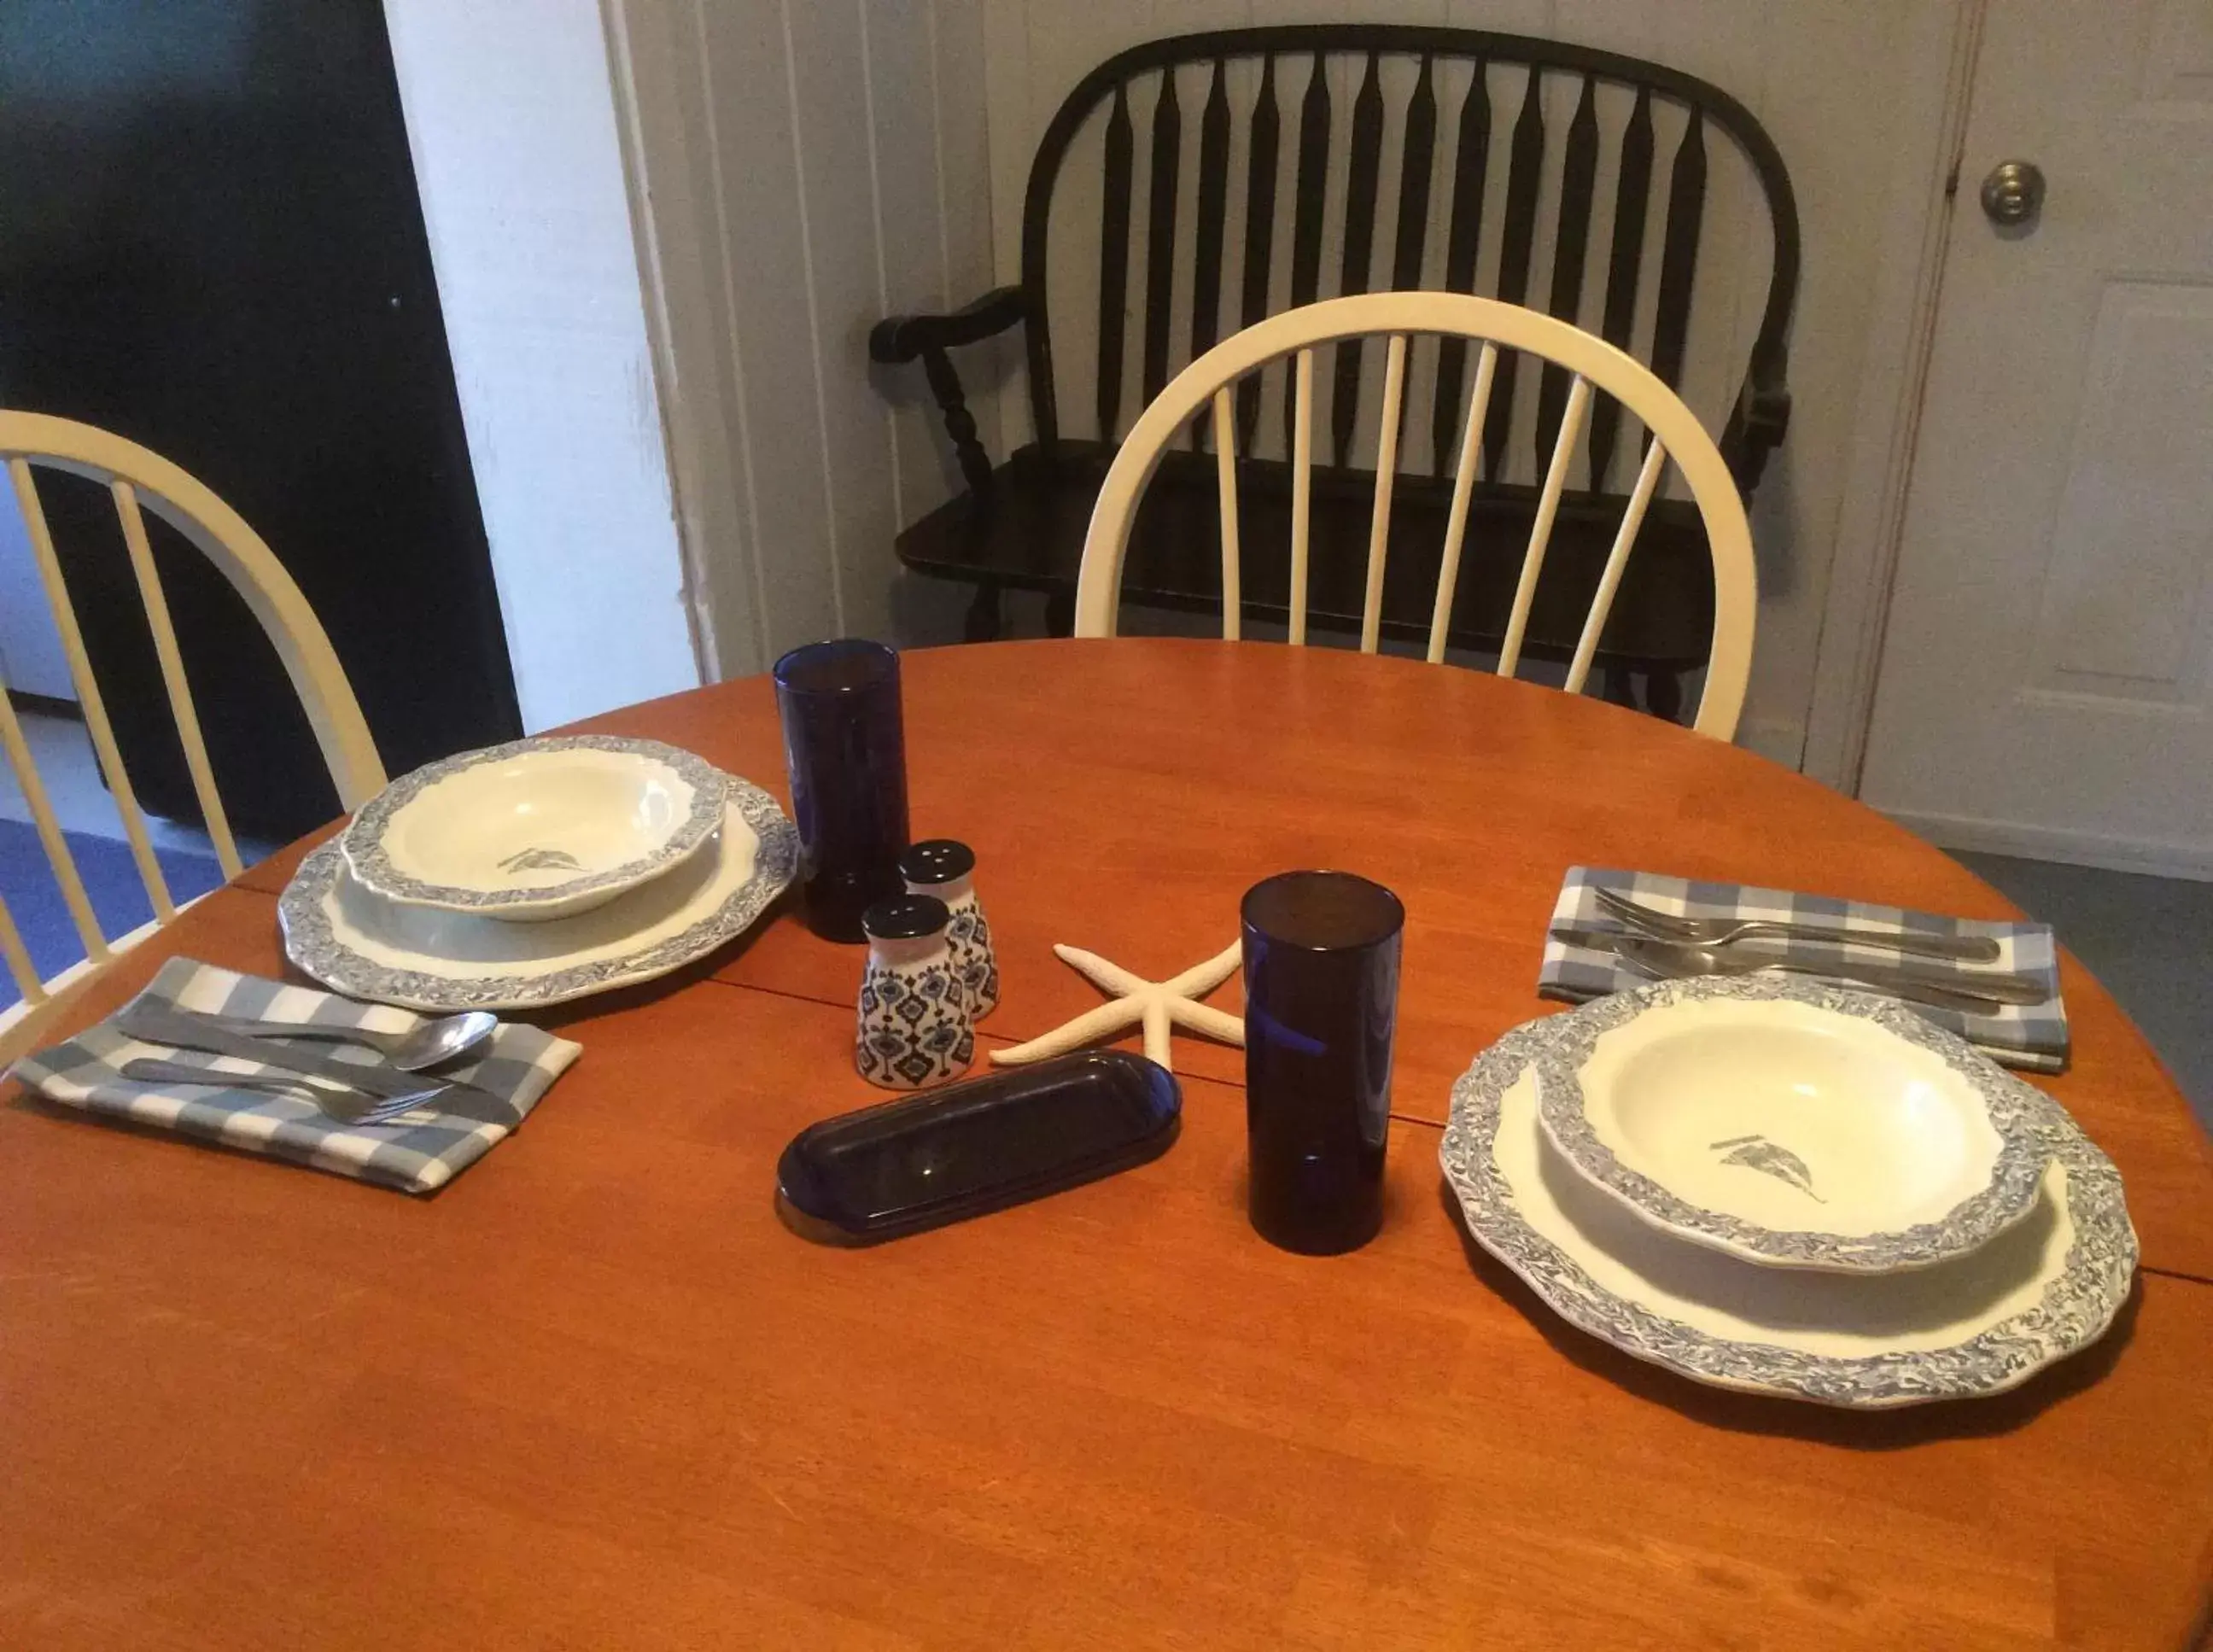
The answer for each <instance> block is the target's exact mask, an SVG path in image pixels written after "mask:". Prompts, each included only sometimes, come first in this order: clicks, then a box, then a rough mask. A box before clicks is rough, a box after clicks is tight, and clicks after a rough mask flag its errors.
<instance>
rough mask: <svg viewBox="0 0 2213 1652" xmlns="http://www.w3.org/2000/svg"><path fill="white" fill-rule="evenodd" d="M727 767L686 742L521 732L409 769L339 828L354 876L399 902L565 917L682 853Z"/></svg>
mask: <svg viewBox="0 0 2213 1652" xmlns="http://www.w3.org/2000/svg"><path fill="white" fill-rule="evenodd" d="M724 788H725V782H724V778H723V777H722V773H721V771H718V770H716V769H715V768H714V767H712V766H711V765H709V764H707V763H706V762H704V760H702V759H699V758H697V757H694V756H692V753H689V752H683V751H679V750H678V749H677V748H676V747H673V746H663V745H661V743H660V742H659V741H650V740H627V739H623V738H621V737H619V736H616V735H556V736H552V737H549V738H541V739H537V740H519V741H510V742H509V744H507V745H504V746H492V747H486V748H485V750H483V751H480V752H464V753H460V755H458V756H455V757H449V758H446V759H442V760H441V761H439V762H436V763H433V764H430V765H428V766H427V767H424V768H421V769H418V770H416V771H414V772H413V773H412V774H409V775H405V776H403V777H401V778H400V779H399V780H396V781H394V782H393V783H392V784H391V785H389V786H387V787H386V788H385V789H384V790H383V791H381V792H380V793H378V794H377V796H375V797H374V798H372V799H371V800H370V801H369V803H368V805H367V806H366V807H364V808H363V809H362V811H361V813H360V814H358V815H357V816H356V817H355V818H354V820H353V823H352V824H351V826H348V827H347V828H346V830H345V832H344V837H343V838H341V839H340V843H341V845H342V847H343V849H344V854H345V859H346V865H347V869H348V870H349V871H350V872H351V874H352V876H353V879H354V881H356V882H357V883H358V884H359V885H360V886H361V887H363V888H365V889H368V890H370V891H372V892H373V893H375V894H378V895H381V896H382V897H383V898H384V899H387V900H390V901H395V902H398V903H399V904H400V905H409V906H427V907H434V908H436V909H438V910H440V911H454V912H466V913H467V914H469V915H470V916H471V917H493V918H503V919H507V920H509V921H511V922H526V923H536V922H541V921H543V920H546V919H548V918H556V917H575V916H576V914H577V913H579V912H586V911H590V910H591V909H592V908H593V907H594V906H600V905H605V904H606V903H607V902H608V901H611V900H613V899H614V898H615V897H616V896H617V895H619V894H621V893H623V892H624V891H625V890H627V889H633V888H636V887H637V886H638V885H639V884H642V883H644V882H647V881H649V880H651V879H654V878H657V877H660V876H661V875H664V874H666V873H668V872H669V871H671V870H673V869H674V868H676V867H678V866H680V865H682V864H683V863H685V862H686V861H687V860H689V859H690V858H691V857H692V856H693V855H695V854H697V853H698V850H700V849H701V848H702V847H703V846H704V844H706V843H707V842H708V841H709V840H710V838H712V837H713V836H714V834H715V831H716V827H717V826H720V825H721V824H722V808H723V799H724Z"/></svg>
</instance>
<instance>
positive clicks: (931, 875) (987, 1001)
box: [899, 838, 999, 1021]
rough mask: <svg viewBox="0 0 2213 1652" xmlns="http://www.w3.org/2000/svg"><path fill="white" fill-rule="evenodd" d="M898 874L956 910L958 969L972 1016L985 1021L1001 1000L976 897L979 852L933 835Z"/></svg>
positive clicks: (953, 929) (950, 936) (952, 929)
mask: <svg viewBox="0 0 2213 1652" xmlns="http://www.w3.org/2000/svg"><path fill="white" fill-rule="evenodd" d="M899 875H900V876H901V877H903V878H905V880H906V892H907V893H909V894H911V895H934V896H936V898H937V899H939V900H942V901H943V902H944V903H945V905H946V910H947V911H950V912H951V913H952V914H953V921H952V923H950V924H948V925H947V926H946V931H945V940H946V945H947V948H948V950H950V951H951V953H952V954H953V972H954V974H955V975H957V976H959V977H960V984H961V986H962V988H963V989H965V990H966V992H967V994H968V1015H969V1019H970V1020H972V1021H982V1020H983V1019H984V1017H985V1016H986V1015H990V1014H991V1012H992V1010H994V1009H997V1008H998V1004H999V960H998V959H997V957H996V956H995V955H994V954H992V951H991V924H989V923H988V922H987V921H986V920H985V917H984V907H983V904H982V903H981V902H979V901H978V899H976V854H975V851H974V850H972V849H970V848H969V847H968V845H967V844H963V843H955V842H954V840H953V839H952V838H930V839H929V840H928V841H927V842H925V843H918V844H914V845H913V846H912V847H911V848H910V849H908V850H907V851H906V853H905V854H904V855H901V856H899Z"/></svg>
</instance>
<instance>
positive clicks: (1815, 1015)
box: [1538, 976, 2046, 1273]
mask: <svg viewBox="0 0 2213 1652" xmlns="http://www.w3.org/2000/svg"><path fill="white" fill-rule="evenodd" d="M2033 1094H2035V1092H2033V1091H2032V1090H2030V1089H2029V1088H2028V1087H2027V1085H2025V1084H2023V1083H2022V1082H2021V1081H2020V1080H2019V1079H2017V1078H2015V1077H2014V1076H2012V1075H2011V1074H2009V1073H2008V1072H2006V1071H2005V1070H2003V1068H2001V1067H1999V1066H1998V1065H1997V1064H1996V1063H1995V1062H1993V1061H1991V1060H1990V1058H1989V1057H1988V1056H1985V1055H1984V1054H1983V1053H1982V1052H1980V1051H1978V1050H1977V1049H1975V1048H1974V1047H1973V1046H1972V1045H1969V1044H1968V1043H1966V1040H1964V1039H1960V1038H1958V1037H1956V1036H1954V1034H1953V1033H1948V1032H1946V1031H1944V1030H1943V1029H1942V1028H1941V1027H1936V1026H1933V1025H1932V1024H1931V1023H1930V1022H1929V1021H1924V1020H1923V1018H1922V1017H1920V1016H1919V1015H1915V1014H1914V1013H1913V1012H1912V1011H1911V1010H1910V1009H1906V1008H1905V1006H1903V1005H1901V1004H1898V1003H1892V1002H1891V1001H1890V1000H1888V999H1885V998H1875V997H1869V996H1868V995H1867V994H1865V993H1861V992H1852V991H1845V990H1844V989H1841V988H1838V987H1834V986H1830V985H1827V984H1822V983H1819V982H1813V981H1804V980H1793V979H1789V978H1778V977H1776V976H1745V977H1738V978H1707V979H1704V980H1690V981H1661V982H1655V983H1654V984H1651V985H1649V986H1643V987H1638V988H1636V989H1634V990H1632V991H1627V992H1620V993H1616V994H1613V996H1611V997H1606V998H1602V999H1600V1000H1597V1001H1595V1002H1594V1003H1590V1004H1588V1005H1586V1006H1584V1007H1583V1008H1582V1009H1578V1010H1576V1012H1575V1013H1574V1014H1573V1015H1569V1016H1567V1017H1565V1018H1564V1020H1563V1023H1562V1026H1561V1027H1560V1030H1559V1033H1558V1037H1557V1038H1556V1039H1554V1040H1553V1041H1552V1044H1551V1045H1550V1046H1549V1048H1548V1049H1547V1052H1546V1053H1545V1057H1544V1058H1543V1059H1542V1060H1541V1061H1540V1063H1539V1072H1538V1117H1539V1121H1540V1122H1541V1124H1542V1125H1543V1127H1544V1131H1545V1135H1546V1136H1547V1137H1549V1138H1550V1139H1551V1141H1552V1145H1553V1146H1554V1147H1555V1148H1557V1149H1558V1150H1559V1152H1560V1153H1561V1154H1562V1155H1564V1157H1565V1158H1566V1159H1567V1160H1568V1161H1569V1162H1570V1163H1571V1164H1572V1165H1574V1166H1575V1167H1576V1169H1577V1170H1579V1171H1581V1172H1582V1173H1583V1174H1584V1175H1585V1176H1586V1177H1587V1178H1588V1180H1590V1181H1591V1182H1592V1183H1593V1185H1594V1186H1597V1187H1598V1188H1600V1190H1601V1191H1603V1192H1606V1193H1607V1194H1608V1195H1610V1196H1612V1197H1613V1198H1617V1199H1619V1201H1621V1203H1622V1204H1624V1205H1625V1206H1626V1207H1627V1208H1628V1209H1629V1210H1631V1211H1632V1212H1634V1213H1635V1214H1636V1215H1637V1216H1641V1217H1642V1218H1643V1219H1644V1220H1645V1221H1647V1222H1650V1223H1652V1225H1653V1226H1654V1227H1655V1228H1660V1229H1661V1230H1663V1231H1665V1232H1667V1233H1669V1234H1673V1235H1674V1236H1675V1237H1677V1238H1680V1239H1683V1240H1686V1241H1689V1242H1691V1243H1692V1244H1695V1245H1707V1246H1710V1247H1713V1248H1714V1249H1716V1250H1719V1251H1724V1252H1727V1253H1728V1254H1729V1255H1732V1256H1734V1257H1738V1258H1740V1259H1743V1260H1745V1261H1747V1262H1756V1263H1763V1264H1765V1265H1767V1266H1770V1267H1778V1268H1801V1269H1814V1270H1818V1271H1825V1272H1834V1273H1895V1272H1901V1271H1907V1270H1910V1269H1913V1268H1924V1267H1930V1266H1932V1265H1935V1264H1936V1263H1939V1262H1942V1261H1944V1260H1946V1259H1949V1258H1952V1257H1956V1256H1964V1255H1966V1253H1969V1252H1971V1251H1973V1250H1976V1249H1978V1247H1982V1246H1984V1245H1986V1244H1988V1243H1990V1241H1992V1240H1993V1239H1995V1238H1997V1236H1998V1235H1999V1234H2003V1232H2005V1230H2006V1229H2007V1228H2009V1227H2011V1226H2012V1225H2013V1224H2014V1223H2015V1222H2021V1221H2023V1220H2025V1219H2026V1218H2027V1216H2028V1215H2029V1213H2030V1212H2031V1211H2032V1210H2033V1209H2034V1208H2035V1205H2036V1201H2037V1189H2038V1187H2039V1184H2040V1183H2041V1182H2042V1180H2043V1178H2044V1167H2045V1157H2046V1155H2045V1152H2044V1150H2043V1149H2042V1147H2041V1146H2040V1145H2039V1143H2038V1141H2037V1139H2036V1136H2035V1132H2034V1131H2032V1130H2031V1129H2030V1128H2029V1125H2028V1112H2027V1107H2026V1106H2025V1104H2024V1098H2025V1097H2027V1096H2032V1095H2033Z"/></svg>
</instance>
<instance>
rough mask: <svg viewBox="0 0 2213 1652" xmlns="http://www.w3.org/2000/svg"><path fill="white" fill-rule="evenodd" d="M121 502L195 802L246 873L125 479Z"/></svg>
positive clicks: (230, 866)
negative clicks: (224, 807)
mask: <svg viewBox="0 0 2213 1652" xmlns="http://www.w3.org/2000/svg"><path fill="white" fill-rule="evenodd" d="M108 491H109V493H110V494H111V495H113V497H114V500H115V516H116V520H117V521H119V522H120V523H121V524H122V527H123V543H124V545H125V547H126V548H128V550H129V551H130V553H131V573H132V575H133V576H135V577H136V578H137V582H138V599H139V600H140V601H141V602H142V603H143V604H144V605H145V609H146V628H147V629H148V630H149V631H151V632H152V633H153V637H154V654H155V658H156V659H158V660H159V661H160V662H161V666H162V686H164V687H166V688H167V689H168V692H169V711H170V714H171V715H172V716H174V717H175V718H176V720H177V741H178V743H179V744H180V745H181V746H182V747H184V748H185V766H186V769H187V770H188V771H190V772H191V774H192V796H194V797H196V798H198V800H199V806H200V818H201V820H202V821H203V822H204V824H205V826H206V827H207V834H208V838H209V840H210V842H211V843H212V844H214V846H215V857H216V861H217V862H218V863H220V864H221V866H222V867H223V876H224V877H226V878H235V877H236V876H237V875H239V874H240V873H241V871H243V870H245V868H244V866H243V865H241V863H240V861H239V858H238V841H237V839H236V838H234V837H233V836H232V835H231V830H230V816H229V814H226V813H225V812H224V810H223V796H222V794H220V793H219V792H217V791H216V789H215V771H214V770H213V768H211V767H210V765H209V763H208V754H207V741H206V740H205V739H204V737H203V736H202V735H201V734H200V717H199V710H198V707H197V706H196V705H195V704H193V702H192V686H191V684H189V683H188V682H186V680H185V661H184V656H183V655H181V654H180V653H179V652H178V649H177V628H176V625H175V624H174V622H173V621H172V620H171V619H170V618H169V603H168V598H167V597H166V596H164V595H163V594H162V580H161V576H160V575H159V574H158V573H156V572H155V568H154V547H153V546H152V545H151V544H150V543H149V541H148V540H147V538H146V518H145V516H144V515H143V514H142V513H141V512H140V510H139V509H138V492H137V489H135V488H133V487H132V486H131V484H130V483H128V482H125V481H122V480H120V479H119V480H116V481H113V482H111V483H109V484H108Z"/></svg>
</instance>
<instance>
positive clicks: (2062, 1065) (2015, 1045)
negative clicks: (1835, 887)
mask: <svg viewBox="0 0 2213 1652" xmlns="http://www.w3.org/2000/svg"><path fill="white" fill-rule="evenodd" d="M1594 887H1603V888H1606V889H1611V890H1613V892H1614V893H1617V894H1621V895H1626V896H1627V897H1628V898H1629V899H1631V900H1634V901H1637V902H1639V903H1641V904H1642V905H1647V906H1650V907H1654V908H1656V909H1657V910H1658V911H1663V912H1673V913H1677V914H1679V915H1680V916H1682V917H1733V918H1741V919H1743V918H1756V917H1765V918H1777V919H1781V920H1783V921H1784V922H1786V923H1789V922H1797V923H1816V924H1853V925H1855V926H1857V927H1862V928H1867V929H1878V930H1890V931H1892V932H1893V934H1903V933H1905V932H1907V931H1917V932H1918V933H1920V934H1923V935H1987V936H1990V937H1992V938H1993V939H1994V940H1996V941H1997V943H1998V961H1997V964H1996V965H1995V966H1992V967H1995V968H1999V969H2007V970H2012V971H2014V972H2017V973H2019V974H2022V975H2031V976H2036V977H2039V978H2041V979H2043V980H2044V981H2045V983H2047V984H2048V985H2049V986H2050V989H2051V993H2050V996H2049V997H2046V998H2045V1001H2044V1002H2043V1003H2040V1004H2027V1005H2017V1004H2001V1005H1999V1006H1998V1010H1997V1014H1996V1015H1960V1014H1959V1013H1958V1012H1956V1011H1954V1010H1949V1009H1933V1008H1930V1007H1929V1006H1926V1005H1923V1004H1915V1005H1913V1006H1912V1008H1913V1009H1914V1010H1915V1011H1916V1012H1917V1013H1918V1014H1920V1015H1925V1016H1927V1017H1928V1018H1929V1019H1930V1021H1935V1022H1936V1024H1937V1025H1938V1026H1940V1027H1949V1028H1950V1029H1951V1030H1952V1031H1953V1032H1954V1033H1959V1034H1960V1036H1961V1037H1962V1038H1964V1039H1966V1040H1967V1041H1968V1042H1969V1043H1970V1044H1972V1045H1977V1046H1978V1048H1980V1049H1983V1050H1985V1051H1987V1052H1989V1053H1990V1057H1991V1058H1992V1059H1994V1060H1997V1061H2000V1062H2003V1063H2004V1064H2006V1065H2007V1066H2009V1067H2021V1068H2026V1069H2027V1070H2029V1071H2031V1072H2039V1073H2059V1072H2064V1071H2066V1070H2067V1058H2068V1037H2067V1011H2066V1008H2065V1006H2064V1005H2063V1004H2062V1003H2060V1002H2059V959H2058V951H2057V949H2056V948H2055V947H2054V945H2053V942H2052V938H2051V925H2050V924H1996V923H1985V922H1984V921H1982V920H1980V919H1978V918H1971V917H1939V916H1938V915H1936V913H1933V912H1914V911H1905V910H1904V909H1903V908H1900V907H1897V906H1869V905H1862V903H1861V902H1859V901H1856V900H1838V899H1836V898H1834V897H1833V896H1830V895H1801V894H1797V893H1793V892H1792V891H1790V890H1788V889H1761V888H1756V887H1753V886H1752V885H1749V884H1742V883H1704V882H1699V881H1695V880H1692V879H1687V878H1670V877H1663V876H1661V875H1660V874H1658V873H1656V872H1619V871H1613V870H1610V869H1606V868H1603V867H1593V866H1571V867H1570V868H1569V869H1568V875H1567V881H1565V882H1564V883H1563V884H1562V885H1561V886H1560V898H1559V899H1558V901H1556V902H1554V903H1553V906H1552V924H1551V929H1552V930H1559V929H1562V928H1573V929H1585V930H1616V931H1619V932H1620V933H1623V934H1632V933H1634V931H1633V930H1631V928H1630V926H1629V925H1628V924H1625V923H1623V922H1622V921H1621V920H1620V919H1619V918H1618V917H1614V916H1613V914H1612V913H1611V912H1609V911H1606V909H1605V908H1603V907H1602V906H1600V905H1599V904H1598V898H1597V896H1595V895H1594V894H1593V893H1591V891H1592V890H1593V889H1594ZM1745 944H1747V945H1751V944H1754V943H1752V942H1747V943H1745ZM1756 944H1757V945H1758V946H1759V947H1760V948H1765V949H1771V950H1772V951H1774V952H1776V953H1777V954H1778V955H1780V956H1783V957H1787V958H1789V960H1791V961H1792V962H1794V963H1806V964H1813V965H1820V964H1822V963H1838V962H1841V961H1846V960H1849V961H1851V962H1855V963H1870V964H1872V963H1884V964H1901V963H1902V964H1908V965H1911V966H1912V967H1913V968H1915V969H1917V970H1930V971H1933V972H1940V973H1947V974H1956V975H1957V976H1958V977H1959V978H1960V985H1961V986H1962V987H1963V988H1964V989H1966V990H1967V991H1973V981H1972V977H1973V975H1974V972H1975V970H1976V969H1977V968H1978V967H1979V966H1977V965H1972V964H1952V963H1947V962H1945V961H1944V960H1942V959H1938V958H1910V959H1902V958H1900V957H1899V954H1896V953H1894V952H1890V951H1887V950H1885V949H1883V948H1879V947H1872V948H1871V947H1857V946H1855V947H1842V948H1840V947H1834V946H1830V945H1826V944H1825V943H1822V942H1804V941H1789V942H1784V941H1777V940H1775V939H1773V938H1772V937H1764V938H1762V939H1761V940H1760V941H1759V942H1757V943H1756ZM1648 980H1649V976H1645V975H1643V974H1640V973H1639V972H1637V971H1636V970H1634V969H1631V967H1630V966H1628V965H1627V964H1625V963H1624V962H1623V961H1622V960H1620V959H1619V958H1618V957H1616V956H1615V955H1614V954H1613V953H1612V952H1609V951H1606V950H1604V949H1601V948H1592V947H1572V946H1570V945H1569V944H1568V943H1567V942H1564V941H1563V940H1561V939H1560V938H1559V936H1558V935H1557V934H1551V933H1548V934H1547V935H1546V936H1545V962H1544V966H1543V967H1542V968H1541V969H1539V971H1538V973H1537V991H1538V993H1539V996H1541V997H1547V998H1564V999H1565V1000H1567V1001H1568V1002H1569V1003H1582V1001H1583V1000H1584V999H1586V998H1595V997H1600V996H1602V995H1604V994H1606V993H1608V992H1619V991H1621V990H1622V989H1623V988H1625V987H1632V986H1642V985H1643V984H1645V982H1646V981H1648Z"/></svg>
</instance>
